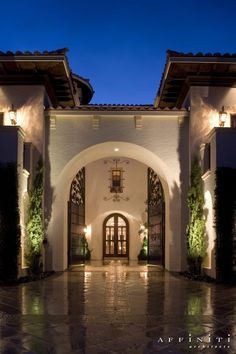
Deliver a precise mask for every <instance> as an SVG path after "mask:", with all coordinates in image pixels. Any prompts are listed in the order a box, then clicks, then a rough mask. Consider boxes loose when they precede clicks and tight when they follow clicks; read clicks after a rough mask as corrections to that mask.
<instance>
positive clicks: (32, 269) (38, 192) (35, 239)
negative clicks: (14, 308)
mask: <svg viewBox="0 0 236 354" xmlns="http://www.w3.org/2000/svg"><path fill="white" fill-rule="evenodd" d="M42 198H43V161H42V159H41V158H40V159H39V161H38V164H37V167H36V175H35V179H34V182H33V186H32V190H31V191H30V195H29V207H28V222H27V226H26V232H27V252H26V255H25V257H26V263H27V266H28V267H29V273H31V274H39V273H40V272H41V271H42V261H41V248H42V242H43V237H44V228H43V209H42Z"/></svg>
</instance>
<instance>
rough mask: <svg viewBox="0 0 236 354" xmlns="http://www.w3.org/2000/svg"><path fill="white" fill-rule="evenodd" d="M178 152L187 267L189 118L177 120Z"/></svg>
mask: <svg viewBox="0 0 236 354" xmlns="http://www.w3.org/2000/svg"><path fill="white" fill-rule="evenodd" d="M178 154H179V164H180V176H179V179H180V190H179V193H180V218H181V220H180V237H181V255H182V258H181V268H182V270H185V269H186V267H187V258H186V254H187V246H186V228H187V224H188V221H189V211H188V205H187V194H188V188H189V119H188V118H182V120H179V140H178ZM173 195H175V193H173Z"/></svg>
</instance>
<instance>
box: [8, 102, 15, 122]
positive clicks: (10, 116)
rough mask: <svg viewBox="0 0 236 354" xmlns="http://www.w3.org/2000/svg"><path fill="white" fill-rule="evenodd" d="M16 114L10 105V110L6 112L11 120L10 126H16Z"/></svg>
mask: <svg viewBox="0 0 236 354" xmlns="http://www.w3.org/2000/svg"><path fill="white" fill-rule="evenodd" d="M16 113H17V111H16V109H15V108H14V106H13V105H12V106H11V109H10V110H9V111H8V116H9V118H10V120H11V125H16V123H17V120H16V115H17V114H16Z"/></svg>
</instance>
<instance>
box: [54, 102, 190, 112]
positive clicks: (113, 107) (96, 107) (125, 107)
mask: <svg viewBox="0 0 236 354" xmlns="http://www.w3.org/2000/svg"><path fill="white" fill-rule="evenodd" d="M51 109H54V108H53V107H51ZM56 109H57V110H75V111H101V112H104V111H126V112H127V111H141V112H144V111H155V112H156V111H175V110H178V111H180V109H177V108H175V107H174V108H167V107H165V108H164V109H162V108H155V107H154V105H152V104H147V105H145V104H143V105H136V104H89V105H81V106H77V107H65V108H64V107H61V106H58V107H57V108H56ZM181 111H186V109H185V108H183V109H181Z"/></svg>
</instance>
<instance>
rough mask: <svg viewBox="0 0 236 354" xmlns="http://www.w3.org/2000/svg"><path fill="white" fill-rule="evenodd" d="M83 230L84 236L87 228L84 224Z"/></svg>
mask: <svg viewBox="0 0 236 354" xmlns="http://www.w3.org/2000/svg"><path fill="white" fill-rule="evenodd" d="M83 232H84V234H85V236H86V234H87V233H88V228H87V226H86V225H84V228H83Z"/></svg>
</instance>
